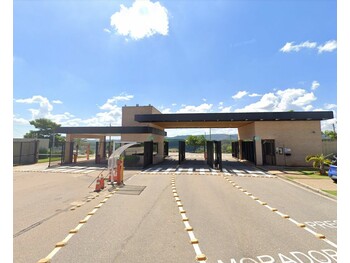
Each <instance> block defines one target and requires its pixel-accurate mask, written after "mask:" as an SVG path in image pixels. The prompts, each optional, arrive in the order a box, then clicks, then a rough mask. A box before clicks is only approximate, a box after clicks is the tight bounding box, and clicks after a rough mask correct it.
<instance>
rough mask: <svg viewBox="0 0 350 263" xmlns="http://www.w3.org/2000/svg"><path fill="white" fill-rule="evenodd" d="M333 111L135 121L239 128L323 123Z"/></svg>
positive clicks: (142, 116)
mask: <svg viewBox="0 0 350 263" xmlns="http://www.w3.org/2000/svg"><path fill="white" fill-rule="evenodd" d="M333 118H334V116H333V112H332V111H302V112H295V111H288V112H237V113H236V112H235V113H171V114H137V115H135V121H138V122H142V123H145V122H146V123H152V124H155V125H157V126H159V127H162V128H239V127H241V126H245V125H247V124H249V123H252V122H255V121H322V120H328V119H333Z"/></svg>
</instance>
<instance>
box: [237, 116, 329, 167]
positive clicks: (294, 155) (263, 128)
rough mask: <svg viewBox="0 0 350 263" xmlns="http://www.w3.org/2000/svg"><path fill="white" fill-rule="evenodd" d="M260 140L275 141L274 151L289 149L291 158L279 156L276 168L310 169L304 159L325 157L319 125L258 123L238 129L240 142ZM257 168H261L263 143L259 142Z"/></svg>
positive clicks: (289, 122)
mask: <svg viewBox="0 0 350 263" xmlns="http://www.w3.org/2000/svg"><path fill="white" fill-rule="evenodd" d="M254 136H257V137H258V138H259V139H261V140H266V139H272V140H275V147H283V148H290V149H291V155H290V156H286V155H284V154H283V155H280V154H278V153H277V154H276V165H282V166H311V165H312V163H306V162H305V157H306V156H307V155H309V154H321V153H322V137H321V124H320V121H257V122H255V123H252V124H248V125H246V126H244V127H241V128H239V129H238V138H239V139H240V140H247V139H250V140H252V139H253V137H254ZM256 143H257V144H256V146H257V147H256V150H257V152H256V159H257V164H258V165H261V164H262V148H261V141H260V140H258V141H257V142H256Z"/></svg>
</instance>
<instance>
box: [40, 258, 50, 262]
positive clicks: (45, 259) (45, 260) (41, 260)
mask: <svg viewBox="0 0 350 263" xmlns="http://www.w3.org/2000/svg"><path fill="white" fill-rule="evenodd" d="M50 262H51V259H49V258H42V259H40V260H39V261H38V262H37V263H50Z"/></svg>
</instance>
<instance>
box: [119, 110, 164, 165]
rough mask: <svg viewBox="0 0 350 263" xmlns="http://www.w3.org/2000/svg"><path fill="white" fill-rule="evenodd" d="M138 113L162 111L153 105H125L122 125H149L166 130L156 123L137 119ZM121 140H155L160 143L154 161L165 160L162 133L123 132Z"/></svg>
mask: <svg viewBox="0 0 350 263" xmlns="http://www.w3.org/2000/svg"><path fill="white" fill-rule="evenodd" d="M136 114H161V112H160V111H159V110H157V109H156V108H154V107H153V106H132V107H130V106H125V107H123V108H122V126H148V127H154V128H158V129H160V130H164V129H163V128H161V127H159V126H157V125H154V124H150V123H140V122H137V121H135V115H136ZM121 140H122V141H135V142H145V141H153V142H154V143H158V154H157V155H156V156H154V157H153V163H159V162H161V161H163V160H164V136H162V135H157V134H148V133H137V134H122V135H121Z"/></svg>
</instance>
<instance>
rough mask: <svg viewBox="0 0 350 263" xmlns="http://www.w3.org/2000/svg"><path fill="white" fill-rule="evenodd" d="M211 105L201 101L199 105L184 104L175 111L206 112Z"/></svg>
mask: <svg viewBox="0 0 350 263" xmlns="http://www.w3.org/2000/svg"><path fill="white" fill-rule="evenodd" d="M212 107H213V104H207V103H203V104H201V105H199V106H190V105H189V106H184V108H182V109H179V110H178V111H177V113H206V112H209V111H210V110H211V109H212Z"/></svg>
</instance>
